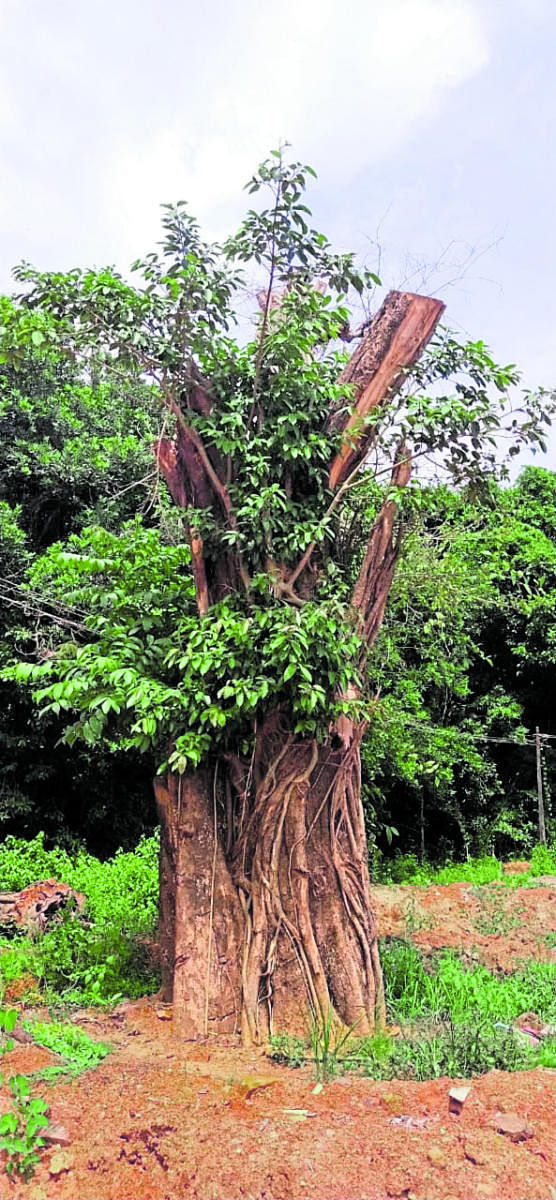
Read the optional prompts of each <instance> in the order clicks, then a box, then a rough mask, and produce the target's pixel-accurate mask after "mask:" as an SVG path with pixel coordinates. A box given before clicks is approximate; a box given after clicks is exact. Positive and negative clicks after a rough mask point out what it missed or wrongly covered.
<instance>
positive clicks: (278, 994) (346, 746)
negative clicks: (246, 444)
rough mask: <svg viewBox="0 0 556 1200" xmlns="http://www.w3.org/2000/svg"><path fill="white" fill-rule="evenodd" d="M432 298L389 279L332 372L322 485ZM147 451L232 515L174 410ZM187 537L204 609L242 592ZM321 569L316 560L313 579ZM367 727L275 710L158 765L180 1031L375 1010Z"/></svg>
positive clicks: (412, 340) (259, 1035)
mask: <svg viewBox="0 0 556 1200" xmlns="http://www.w3.org/2000/svg"><path fill="white" fill-rule="evenodd" d="M442 310H443V305H442V304H441V303H440V302H439V301H437V300H432V299H429V298H427V297H420V296H414V295H411V294H409V293H399V292H393V293H390V295H389V296H388V297H387V299H386V301H385V303H384V305H383V306H382V309H381V310H380V312H379V313H378V314H377V316H376V317H375V318H374V320H373V322H371V325H370V328H369V330H368V332H367V334H366V336H365V338H364V339H363V341H362V343H361V345H360V346H359V348H358V349H357V350H356V352H355V354H354V355H353V356H352V359H351V360H350V363H349V364H348V366H347V367H346V369H345V370H344V372H343V375H342V377H341V378H342V380H343V381H345V382H346V383H349V384H350V385H351V387H352V389H353V392H354V394H355V407H354V409H353V411H352V412H351V415H348V413H347V411H346V409H345V408H344V409H343V410H342V411H336V412H335V413H331V415H330V418H329V426H330V427H331V428H332V429H335V430H338V431H339V432H340V433H341V432H342V431H344V432H345V433H346V435H349V436H346V437H345V438H343V440H342V443H341V446H340V449H339V451H338V454H337V455H336V458H335V459H334V461H333V463H332V465H331V468H330V486H331V488H332V489H334V488H338V487H340V486H341V485H342V484H343V483H344V482H345V481H346V480H347V478H348V476H350V475H351V473H352V472H354V470H355V469H356V468H357V466H358V464H361V463H362V462H363V461H364V460H365V457H366V455H367V453H368V451H369V449H370V446H371V445H372V441H373V427H372V425H369V423H368V422H367V418H368V416H369V414H370V412H371V411H372V410H373V409H374V408H377V407H378V406H381V405H385V404H386V403H387V402H388V400H389V398H390V397H391V396H392V394H393V393H394V392H395V390H396V389H397V388H398V387H399V386H400V384H401V382H402V381H403V377H404V373H405V371H406V370H407V369H408V368H409V367H410V366H411V365H412V363H414V362H415V361H416V359H417V358H418V356H419V354H420V353H421V351H422V350H423V348H424V346H425V345H426V343H427V341H428V340H429V338H430V336H431V334H432V332H433V330H434V327H435V325H436V323H437V321H438V319H439V317H440V314H441V312H442ZM197 393H199V395H197ZM210 403H211V401H210V396H209V394H208V390H207V389H206V388H203V387H201V385H200V384H199V382H198V381H197V382H196V383H195V385H194V387H193V393H192V397H189V398H188V399H187V405H188V406H189V407H193V408H194V409H196V411H201V410H202V411H208V410H209V409H210ZM156 454H157V458H158V462H159V465H160V468H161V471H162V472H163V474H164V476H165V478H166V480H167V483H168V487H169V490H170V492H171V494H172V496H173V498H174V500H175V501H176V503H178V504H180V505H181V506H182V507H187V506H189V505H194V506H195V507H206V508H210V509H211V510H212V512H213V514H214V516H215V517H216V518H217V519H221V520H224V522H225V523H227V524H228V526H229V527H232V528H233V527H234V516H233V512H232V509H231V505H230V501H229V494H228V491H227V485H226V484H225V483H224V482H223V479H224V476H223V474H222V473H221V464H220V463H219V462H218V459H217V457H216V458H215V456H214V455H212V457H211V456H210V455H209V454H207V451H206V450H205V448H204V447H203V445H202V442H201V440H200V438H199V434H198V433H197V431H196V430H190V429H188V428H187V425H186V423H185V417H184V415H183V414H181V413H180V414H179V420H178V427H177V433H176V440H175V443H172V442H170V441H169V440H168V439H163V440H161V441H160V442H159V443H158V444H157V447H156ZM410 471H411V461H410V456H409V454H408V452H407V451H406V449H405V447H404V446H400V447H398V454H397V458H396V462H395V463H394V465H393V469H392V476H391V484H392V486H393V487H394V488H402V487H404V486H405V485H406V484H407V482H408V480H409V476H410ZM219 472H220V473H219ZM396 517H397V503H396V499H395V496H394V497H392V495H390V498H389V499H387V500H386V501H385V502H384V504H383V505H382V508H381V510H380V512H379V514H378V516H377V519H376V521H375V523H374V525H373V528H372V530H371V534H370V537H369V542H368V546H367V550H366V553H365V555H364V558H363V562H362V565H361V570H360V573H359V577H358V580H357V583H356V586H355V588H354V592H353V596H352V609H353V613H354V618H355V621H356V624H357V625H358V628H359V631H360V633H361V636H362V642H363V646H364V652H363V658H365V657H366V654H367V653H368V650H369V648H370V646H372V644H373V642H374V641H375V639H376V636H377V634H378V631H379V628H380V624H381V621H382V618H383V614H384V608H385V604H386V600H387V596H388V592H389V589H390V585H391V582H392V577H393V574H394V570H395V565H396V561H397V558H398V554H399V549H400V545H399V535H398V531H397V529H396ZM191 544H192V557H193V572H194V579H195V588H196V596H197V606H198V609H199V613H200V615H204V614H205V613H206V612H207V611H208V608H209V606H210V604H211V603H214V601H215V600H217V599H218V598H219V597H221V596H222V595H223V594H225V593H226V592H227V591H229V590H235V589H237V588H238V587H241V586H243V587H244V588H245V590H247V591H248V586H249V581H248V578H247V576H246V571H245V568H244V566H243V563H242V562H241V559H240V558H239V557H238V556H237V555H236V554H235V553H233V552H230V553H229V554H227V555H226V556H225V561H223V562H220V563H218V564H216V566H215V565H214V564H213V565H212V567H211V568H210V570H209V564H205V563H204V559H203V547H202V543H201V539H200V538H199V537H198V534H197V532H196V531H195V530H194V529H192V530H191ZM309 557H310V551H309V552H308V553H307V552H306V554H305V556H304V558H303V559H302V561H301V563H300V564H298V567H297V569H295V568H294V569H292V570H291V572H290V575H289V580H288V571H287V570H286V571H285V572H284V577H283V578H282V580H281V581H280V580H279V581H277V586H278V584H279V583H281V595H282V598H283V599H284V600H285V601H287V602H290V603H293V604H297V605H299V604H302V603H303V596H302V595H301V593H300V592H298V593H294V591H293V585H294V583H296V581H297V580H298V579H299V581H300V582H302V578H301V577H302V574H303V577H304V578H305V576H306V575H307V572H308V571H309V565H308V560H309ZM305 560H307V561H305ZM302 568H303V571H302ZM210 571H212V575H211V573H210ZM317 578H318V572H317V573H314V574H313V575H312V577H311V587H314V586H315V585H316V583H317ZM361 667H362V668H364V661H362V663H361ZM364 732H365V724H364V723H356V722H354V721H353V720H351V719H349V718H348V717H347V716H342V717H340V718H339V719H338V721H337V722H336V725H335V727H334V728H332V729H331V731H330V736H329V738H328V740H327V741H326V743H325V744H324V745H320V746H318V745H317V744H316V742H315V741H313V740H310V739H305V740H303V739H301V738H296V737H295V736H294V735H293V733H292V732H291V728H290V726H289V723H288V716H287V714H284V713H282V712H279V711H275V712H271V713H269V714H268V715H267V717H266V719H265V721H264V723H263V724H262V726H261V728H260V729H259V730H258V733H257V737H256V743H255V749H254V753H253V757H252V760H251V762H250V763H245V762H244V761H242V760H241V758H240V757H239V756H236V755H234V754H232V753H229V754H227V755H225V756H224V757H223V758H221V759H220V760H219V762H218V763H217V764H216V767H213V768H212V769H210V770H209V768H203V769H202V770H199V771H196V772H195V773H191V774H189V775H184V776H183V777H181V778H178V777H177V776H176V775H172V774H170V775H168V776H167V777H166V778H165V779H164V780H162V779H158V780H157V781H156V783H155V792H156V798H157V804H158V811H159V815H160V823H161V849H160V943H161V960H162V976H163V991H164V995H165V997H166V998H167V999H170V998H171V999H172V1000H173V1003H174V1013H175V1021H176V1025H177V1027H178V1029H179V1031H180V1032H181V1034H182V1036H185V1037H193V1036H195V1035H196V1034H198V1033H201V1032H204V1033H206V1032H208V1031H216V1032H225V1031H230V1030H234V1029H241V1032H242V1035H243V1038H244V1041H245V1042H246V1043H252V1042H260V1041H264V1040H265V1039H266V1038H267V1036H268V1034H269V1033H277V1032H284V1031H288V1032H298V1033H301V1034H304V1033H306V1032H307V1030H308V1027H310V1024H311V1022H312V1021H317V1022H318V1023H319V1025H320V1026H321V1027H322V1025H323V1024H325V1023H327V1022H328V1021H330V1020H338V1021H339V1022H341V1023H342V1024H343V1025H344V1026H348V1027H354V1028H355V1029H356V1031H357V1032H358V1033H361V1034H367V1033H370V1032H372V1030H373V1029H374V1028H375V1027H376V1025H377V1024H379V1025H380V1024H382V1023H383V1022H384V1020H385V1002H384V989H383V983H382V974H381V969H380V961H379V955H378V942H377V929H376V922H375V918H374V915H373V910H372V898H371V889H370V882H369V874H368V866H367V846H366V839H365V830H364V820H363V809H362V804H361V760H360V745H361V739H362V737H363V734H364Z"/></svg>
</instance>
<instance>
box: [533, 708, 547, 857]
mask: <svg viewBox="0 0 556 1200" xmlns="http://www.w3.org/2000/svg"><path fill="white" fill-rule="evenodd" d="M535 748H536V752H537V796H538V801H539V842H540V844H541V846H546V829H545V827H544V797H543V787H542V758H541V735H540V731H539V727H538V725H537V726H536V728H535Z"/></svg>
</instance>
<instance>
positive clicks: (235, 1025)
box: [155, 723, 385, 1044]
mask: <svg viewBox="0 0 556 1200" xmlns="http://www.w3.org/2000/svg"><path fill="white" fill-rule="evenodd" d="M362 732H363V729H362V728H358V729H356V730H355V734H354V737H353V739H352V741H351V744H350V745H349V746H347V747H344V746H342V745H341V743H340V745H339V747H336V746H334V745H333V744H332V741H336V742H339V741H340V739H339V738H337V737H336V738H334V739H332V741H331V742H330V743H328V744H326V745H325V746H323V747H320V748H319V747H317V745H316V743H314V742H311V741H305V742H302V741H299V740H296V739H294V738H293V737H291V736H288V735H287V733H286V732H285V731H284V730H282V729H281V728H278V730H276V729H273V728H272V723H270V728H269V729H267V730H263V732H262V736H261V739H260V741H259V743H258V747H257V757H258V769H259V772H260V773H261V777H260V782H259V785H258V787H257V788H256V790H255V791H254V793H253V795H252V796H249V795H247V794H246V789H245V780H244V779H243V776H242V772H241V768H240V767H239V764H238V763H235V764H234V763H233V762H230V761H228V762H226V763H223V764H222V772H223V773H224V772H226V771H227V772H228V776H227V778H228V781H229V782H230V783H232V781H233V788H234V793H235V795H234V798H233V817H232V820H233V827H234V831H235V836H234V839H233V844H231V845H230V847H229V850H228V853H227V854H226V853H225V849H224V838H223V832H222V822H221V817H222V813H221V804H222V796H217V794H216V791H215V790H214V788H213V786H212V784H211V779H210V776H209V773H208V772H206V771H199V772H196V773H195V774H192V775H189V776H185V775H184V776H183V777H182V778H181V779H179V778H178V777H176V776H174V775H170V776H169V777H168V778H167V779H166V780H164V781H162V780H157V782H156V784H155V790H156V796H157V802H158V809H159V815H160V820H161V829H162V835H161V851H160V855H161V858H160V944H161V958H162V971H163V989H164V995H165V998H166V999H171V1000H173V1003H174V1009H175V1014H176V1024H177V1028H178V1030H179V1032H180V1033H181V1035H182V1036H184V1037H193V1036H195V1034H198V1033H200V1032H207V1031H211V1032H229V1031H231V1030H234V1029H238V1030H239V1029H241V1032H242V1035H243V1039H244V1041H245V1042H246V1043H248V1044H249V1043H252V1042H260V1041H264V1040H266V1038H267V1037H268V1035H269V1033H271V1032H274V1033H275V1032H284V1031H286V1030H287V1031H288V1032H297V1033H300V1034H303V1033H307V1032H308V1030H309V1029H310V1027H311V1023H312V1022H313V1021H314V1020H316V1021H317V1022H318V1023H319V1024H322V1023H323V1022H326V1021H328V1020H329V1019H336V1020H338V1021H340V1022H341V1023H342V1024H344V1025H348V1026H353V1027H355V1028H356V1029H357V1032H358V1033H369V1032H371V1031H372V1030H373V1029H374V1028H375V1025H376V1023H377V1022H378V1023H382V1022H383V1020H384V1016H385V1010H384V994H383V989H382V977H381V973H380V964H379V959H378V951H377V934H376V925H375V921H374V917H373V913H372V904H371V894H370V885H369V876H368V869H367V847H366V841H365V832H364V824H363V812H362V807H361V799H360V756H359V744H360V739H361V735H362ZM234 767H235V770H234ZM215 813H216V821H215ZM215 827H216V832H217V842H216V847H215V842H214V830H215ZM228 840H229V839H228Z"/></svg>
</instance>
